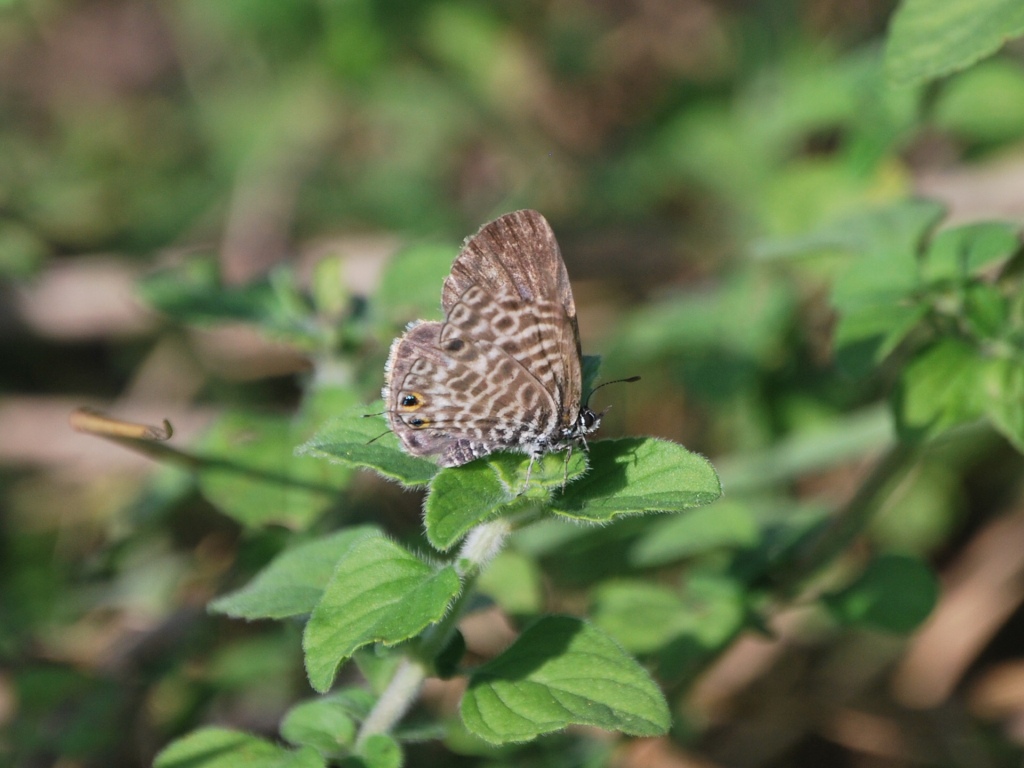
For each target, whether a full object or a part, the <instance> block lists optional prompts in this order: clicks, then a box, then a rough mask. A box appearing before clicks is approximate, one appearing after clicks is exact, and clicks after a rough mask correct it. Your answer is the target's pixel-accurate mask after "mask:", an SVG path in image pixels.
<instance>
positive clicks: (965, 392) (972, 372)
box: [896, 338, 988, 438]
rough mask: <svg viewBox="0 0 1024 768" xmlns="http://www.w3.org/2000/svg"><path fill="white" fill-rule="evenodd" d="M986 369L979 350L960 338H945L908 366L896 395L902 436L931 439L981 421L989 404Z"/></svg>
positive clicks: (898, 424)
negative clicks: (985, 377) (964, 424)
mask: <svg viewBox="0 0 1024 768" xmlns="http://www.w3.org/2000/svg"><path fill="white" fill-rule="evenodd" d="M987 367H988V361H986V360H984V359H983V358H982V357H980V355H979V354H978V351H977V350H975V349H974V348H973V347H971V346H970V345H969V344H966V343H965V342H962V341H959V340H957V339H951V338H946V339H943V340H941V341H940V342H938V343H937V344H935V345H934V346H932V347H931V348H930V349H928V350H926V351H925V352H923V353H921V354H920V355H919V356H918V357H917V358H916V359H915V360H913V361H912V362H911V363H910V364H909V365H908V366H907V367H906V370H905V371H904V372H903V380H902V382H901V385H900V389H899V391H898V392H897V394H896V418H897V426H898V428H899V431H900V433H901V434H903V435H905V436H907V437H910V438H922V437H930V436H934V435H936V434H938V433H940V432H942V431H943V430H945V429H948V428H949V427H952V426H955V425H957V424H960V423H963V422H966V421H971V420H973V419H977V418H979V417H980V416H981V415H982V414H983V413H984V410H985V408H986V405H987V404H986V395H985V391H984V387H983V384H982V381H983V376H984V375H985V371H986V368H987Z"/></svg>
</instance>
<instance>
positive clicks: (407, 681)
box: [356, 657, 427, 749]
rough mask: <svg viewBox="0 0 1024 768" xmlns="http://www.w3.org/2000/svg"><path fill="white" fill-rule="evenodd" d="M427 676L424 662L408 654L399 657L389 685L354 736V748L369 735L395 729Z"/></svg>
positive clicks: (414, 699)
mask: <svg viewBox="0 0 1024 768" xmlns="http://www.w3.org/2000/svg"><path fill="white" fill-rule="evenodd" d="M426 679H427V667H426V665H425V664H424V663H423V662H421V661H420V660H419V659H411V658H408V657H407V658H405V659H402V662H401V663H400V664H399V665H398V668H397V669H396V670H395V675H394V677H392V678H391V682H389V683H388V687H387V688H385V689H384V692H383V693H382V694H381V695H380V698H379V699H377V703H376V704H375V705H374V707H373V709H372V710H371V711H370V714H369V715H367V716H366V719H365V720H364V721H363V725H362V727H361V728H360V729H359V735H358V736H357V737H356V749H359V747H361V746H363V744H364V743H365V742H366V740H367V739H368V738H369V737H370V736H373V735H374V734H376V733H388V732H389V731H390V730H391V729H392V728H394V727H395V725H397V723H398V721H399V720H401V719H402V717H403V716H404V715H405V713H406V712H408V711H409V707H411V706H412V704H413V702H414V701H416V698H417V697H418V696H419V695H420V689H421V688H422V687H423V681H424V680H426Z"/></svg>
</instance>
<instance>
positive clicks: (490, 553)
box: [356, 518, 512, 748]
mask: <svg viewBox="0 0 1024 768" xmlns="http://www.w3.org/2000/svg"><path fill="white" fill-rule="evenodd" d="M511 530H512V526H511V524H510V523H509V521H508V520H506V519H503V518H499V519H497V520H493V521H491V522H489V523H484V524H483V525H478V526H477V527H476V528H474V529H473V530H472V531H470V532H469V534H468V535H467V536H466V540H465V542H464V543H463V545H462V549H461V550H459V555H458V557H457V558H456V560H455V563H456V565H455V567H456V570H457V571H458V573H459V577H460V578H461V580H462V591H461V592H460V593H459V596H458V597H457V598H456V599H455V602H453V603H452V605H451V607H450V608H449V609H448V613H447V614H445V616H444V618H443V619H441V620H440V621H439V622H437V623H436V624H433V625H431V626H430V627H428V628H427V629H426V630H425V631H424V632H423V635H422V636H421V637H420V640H419V643H417V644H414V645H412V646H410V650H409V652H408V655H407V656H406V658H405V659H403V660H402V663H401V664H399V666H398V669H396V670H395V674H394V677H392V678H391V682H389V683H388V685H387V688H385V689H384V692H383V693H382V694H381V695H380V698H379V699H377V703H376V704H375V705H374V706H373V709H372V710H371V711H370V714H369V715H367V717H366V720H364V721H363V724H362V727H361V728H360V729H359V735H358V736H357V737H356V747H357V748H358V747H360V746H362V745H363V744H364V743H365V742H366V739H368V738H369V737H370V736H372V735H374V734H376V733H388V732H389V731H391V729H392V728H394V727H395V725H397V724H398V721H399V720H401V719H402V717H403V716H404V715H405V713H406V712H408V711H409V708H410V707H411V706H412V705H413V702H415V701H416V698H417V697H418V696H419V694H420V689H421V688H422V687H423V681H424V680H426V678H427V675H428V674H429V672H430V670H431V668H432V665H433V661H434V659H435V658H436V657H437V655H438V654H439V653H440V652H441V651H443V650H444V648H445V647H446V646H447V645H448V642H449V641H450V640H451V638H452V635H453V634H454V633H455V629H456V627H457V626H458V623H459V620H460V619H461V618H462V613H463V611H464V610H465V607H466V605H467V604H468V602H469V598H470V597H471V596H472V592H473V584H474V583H475V582H476V577H477V576H478V575H479V574H480V572H481V571H482V570H483V569H484V566H486V565H487V563H489V562H490V561H491V560H492V559H493V558H494V557H495V555H497V554H498V553H499V552H500V551H501V548H502V546H503V545H504V543H505V539H506V538H507V537H508V534H509V532H510V531H511Z"/></svg>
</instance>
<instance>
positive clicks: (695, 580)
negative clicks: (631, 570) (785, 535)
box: [593, 576, 746, 653]
mask: <svg viewBox="0 0 1024 768" xmlns="http://www.w3.org/2000/svg"><path fill="white" fill-rule="evenodd" d="M593 600H594V605H593V621H594V624H596V625H597V626H598V627H599V628H600V629H602V630H604V631H605V632H607V633H608V634H609V635H611V636H612V637H614V638H615V639H616V640H617V641H618V642H620V643H621V644H622V646H623V647H624V648H625V649H626V650H628V651H630V652H631V653H650V652H652V651H656V650H658V649H659V648H662V647H663V646H665V645H666V644H668V643H669V642H670V641H672V640H677V639H679V638H681V637H685V638H686V639H687V640H688V641H690V644H691V645H693V646H697V647H699V648H702V649H704V650H712V649H716V648H718V647H720V646H721V645H723V644H724V643H726V642H727V641H728V640H729V639H731V638H732V637H733V636H734V635H735V633H736V632H737V631H739V629H740V628H741V627H742V626H743V620H744V616H745V614H746V607H745V605H744V602H743V589H742V588H741V586H740V585H739V584H738V583H736V582H735V581H732V580H729V579H723V578H721V577H713V578H712V577H707V576H694V577H691V578H689V579H687V581H686V583H685V586H684V589H683V592H682V594H678V593H677V592H676V591H674V590H672V589H669V588H668V587H665V586H662V585H659V584H652V583H650V582H646V581H640V580H636V579H619V580H615V581H611V582H607V583H605V584H602V585H601V586H600V587H598V588H597V589H596V590H595V591H594V596H593Z"/></svg>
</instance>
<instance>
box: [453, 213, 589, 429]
mask: <svg viewBox="0 0 1024 768" xmlns="http://www.w3.org/2000/svg"><path fill="white" fill-rule="evenodd" d="M441 304H442V306H443V307H444V310H445V314H446V317H447V319H446V322H445V323H444V328H443V329H442V338H443V339H444V340H449V339H452V338H460V339H463V340H467V339H477V340H480V341H487V342H489V343H491V344H494V345H496V346H498V347H501V348H502V349H503V350H504V351H506V352H507V353H508V354H509V355H510V356H512V357H513V358H514V359H516V360H517V361H518V362H519V363H520V364H521V365H523V366H524V367H525V368H526V369H527V370H528V371H529V372H530V373H531V374H532V376H533V377H534V378H536V379H537V380H538V381H539V382H540V383H541V385H542V386H543V387H544V388H545V389H546V390H547V391H548V392H550V393H551V395H552V397H553V398H554V400H555V404H556V411H557V413H558V419H559V422H560V424H561V426H568V425H569V424H571V423H572V422H574V421H575V420H576V417H577V415H578V413H579V409H580V400H581V396H582V393H581V389H582V378H581V351H580V340H579V328H578V326H577V322H576V304H575V302H574V301H573V297H572V287H571V286H570V284H569V274H568V272H567V271H566V269H565V262H564V261H563V260H562V254H561V252H560V251H559V248H558V243H557V241H556V240H555V234H554V232H553V231H552V230H551V226H550V225H549V224H548V222H547V220H546V219H545V218H544V217H543V216H542V215H541V214H539V213H538V212H537V211H531V210H522V211H515V212H513V213H509V214H506V215H504V216H501V217H500V218H498V219H496V220H494V221H492V222H491V223H489V224H486V225H484V226H483V227H482V228H481V229H480V231H479V232H478V233H477V234H476V235H474V236H472V237H470V238H469V239H468V240H467V241H466V243H465V245H464V246H463V248H462V251H461V252H460V253H459V255H458V257H457V258H456V259H455V263H454V264H453V265H452V270H451V274H450V275H449V276H448V278H447V279H446V280H445V283H444V288H443V289H442V294H441Z"/></svg>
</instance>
